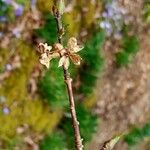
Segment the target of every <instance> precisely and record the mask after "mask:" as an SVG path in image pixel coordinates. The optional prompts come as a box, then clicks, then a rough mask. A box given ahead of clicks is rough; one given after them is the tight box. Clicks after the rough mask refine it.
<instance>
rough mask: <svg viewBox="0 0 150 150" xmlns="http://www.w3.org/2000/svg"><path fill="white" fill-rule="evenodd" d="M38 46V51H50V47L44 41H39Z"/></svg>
mask: <svg viewBox="0 0 150 150" xmlns="http://www.w3.org/2000/svg"><path fill="white" fill-rule="evenodd" d="M38 47H39V52H40V53H45V52H47V51H50V50H51V49H52V47H51V46H48V44H47V43H45V44H43V43H40V44H39V46H38Z"/></svg>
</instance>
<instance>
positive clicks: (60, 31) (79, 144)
mask: <svg viewBox="0 0 150 150" xmlns="http://www.w3.org/2000/svg"><path fill="white" fill-rule="evenodd" d="M53 14H54V17H55V19H56V23H57V30H58V41H59V43H60V44H62V35H63V25H62V18H61V17H62V16H61V14H60V13H59V11H58V10H57V8H55V6H54V7H53ZM60 57H61V56H60ZM63 72H64V80H65V83H66V86H67V92H68V97H69V103H70V112H71V117H72V126H73V130H74V139H75V146H76V149H77V150H82V149H83V145H82V139H81V136H80V130H79V122H78V120H77V116H76V109H75V103H74V97H73V90H72V79H71V77H70V74H69V71H68V70H67V69H66V68H65V67H64V66H63Z"/></svg>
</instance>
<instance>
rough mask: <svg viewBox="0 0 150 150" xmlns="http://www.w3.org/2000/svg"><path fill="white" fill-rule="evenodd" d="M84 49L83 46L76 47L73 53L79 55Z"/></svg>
mask: <svg viewBox="0 0 150 150" xmlns="http://www.w3.org/2000/svg"><path fill="white" fill-rule="evenodd" d="M83 48H84V47H83V46H82V45H76V46H75V47H74V48H73V52H74V53H77V52H79V51H81V50H82V49H83Z"/></svg>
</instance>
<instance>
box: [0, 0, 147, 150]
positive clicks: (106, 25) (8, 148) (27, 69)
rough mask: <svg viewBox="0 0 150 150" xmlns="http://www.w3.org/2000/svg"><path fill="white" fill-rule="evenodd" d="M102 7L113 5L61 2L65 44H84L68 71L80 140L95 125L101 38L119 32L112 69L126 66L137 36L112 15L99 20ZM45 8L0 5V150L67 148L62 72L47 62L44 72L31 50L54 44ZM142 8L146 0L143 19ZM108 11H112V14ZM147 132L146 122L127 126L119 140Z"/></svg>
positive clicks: (6, 1)
mask: <svg viewBox="0 0 150 150" xmlns="http://www.w3.org/2000/svg"><path fill="white" fill-rule="evenodd" d="M106 3H107V4H109V5H110V4H112V3H113V2H112V1H99V0H96V1H95V2H94V3H93V2H92V1H84V0H82V1H80V0H74V1H72V2H71V3H70V2H69V1H67V8H66V13H65V14H64V16H63V23H64V26H65V31H66V32H65V36H64V43H65V42H66V41H67V39H68V38H69V37H70V36H75V37H77V38H78V39H79V43H80V44H81V43H85V45H84V49H83V50H82V51H81V52H80V54H81V57H82V58H83V61H82V64H81V66H80V67H74V66H72V65H71V67H70V72H71V76H72V77H73V79H74V80H73V83H74V84H73V85H74V87H73V88H74V94H75V99H76V104H77V115H78V119H79V122H80V128H81V136H82V138H83V139H84V140H83V142H84V143H87V142H89V141H90V140H91V139H92V135H93V133H95V132H96V128H97V126H98V123H99V119H98V117H97V116H96V115H94V114H93V112H92V107H93V106H94V105H95V103H96V98H95V93H94V87H95V85H96V81H97V79H98V77H99V73H100V72H102V71H103V67H104V65H105V58H104V56H103V53H102V47H103V44H104V42H105V40H106V39H108V38H110V36H111V35H114V37H115V36H116V35H118V33H120V32H121V31H122V32H123V36H122V37H121V38H120V39H119V40H120V43H121V50H120V51H119V52H118V53H117V54H116V55H115V63H116V65H117V66H119V67H124V66H127V65H128V64H129V63H130V62H131V60H132V59H133V58H134V56H135V54H136V53H137V52H138V50H139V40H138V37H137V35H128V34H127V32H126V31H124V30H123V28H124V22H122V20H119V21H118V20H115V19H114V20H112V18H113V17H111V19H110V20H109V21H108V22H106V20H108V18H106V16H104V15H103V17H102V18H100V17H99V15H100V14H101V13H104V12H105V11H106V10H107V9H108V8H107V7H105V5H106ZM52 5H53V1H52V0H51V1H44V0H37V2H36V0H31V1H29V0H26V1H24V0H16V1H15V0H12V1H11V0H0V41H1V47H0V125H1V126H0V149H2V150H14V149H15V147H18V148H21V149H22V150H26V149H28V148H30V147H32V148H35V147H36V146H37V145H39V147H40V149H41V150H50V149H52V150H63V149H64V150H67V149H68V150H70V149H71V150H73V147H74V145H73V133H72V127H71V118H70V114H69V110H68V98H67V95H66V89H65V84H64V81H63V73H62V70H61V69H60V68H58V67H57V65H58V60H55V61H53V62H52V64H51V67H50V69H48V70H46V69H45V68H44V67H41V65H39V63H38V55H37V52H36V49H37V43H38V42H39V41H44V42H48V43H49V44H50V45H52V44H53V43H55V42H56V41H57V30H56V23H55V19H54V17H53V16H52V15H51V14H50V8H51V7H52ZM83 6H84V8H83ZM149 6H150V4H149V1H147V2H145V7H144V13H143V16H144V19H145V20H146V21H147V22H149V16H150V9H149ZM113 11H114V14H116V9H114V10H113ZM119 13H120V11H119ZM107 17H108V16H107ZM114 18H115V17H114ZM114 22H117V23H118V24H119V25H120V26H121V29H120V28H118V26H117V27H115V26H114V25H112V26H111V24H110V23H112V24H115V23H114ZM120 22H121V23H120ZM110 28H111V29H113V31H112V30H111V29H110ZM108 29H109V30H108ZM108 31H112V32H109V33H108ZM117 37H118V36H117ZM149 130H150V128H149V124H146V125H145V126H144V127H143V128H142V129H134V130H133V131H131V133H129V135H127V136H126V138H125V141H126V142H127V143H128V144H129V145H133V144H136V142H138V141H139V139H140V140H143V139H144V138H145V137H147V136H149V135H147V134H148V133H149ZM141 132H142V133H141ZM141 134H142V135H141ZM134 137H136V138H134ZM136 139H137V140H136ZM135 140H136V141H135ZM49 148H50V149H49Z"/></svg>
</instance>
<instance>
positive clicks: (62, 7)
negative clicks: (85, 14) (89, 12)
mask: <svg viewBox="0 0 150 150" xmlns="http://www.w3.org/2000/svg"><path fill="white" fill-rule="evenodd" d="M64 10H65V2H64V0H59V2H58V11H59V14H60V15H62V14H63V13H64Z"/></svg>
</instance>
